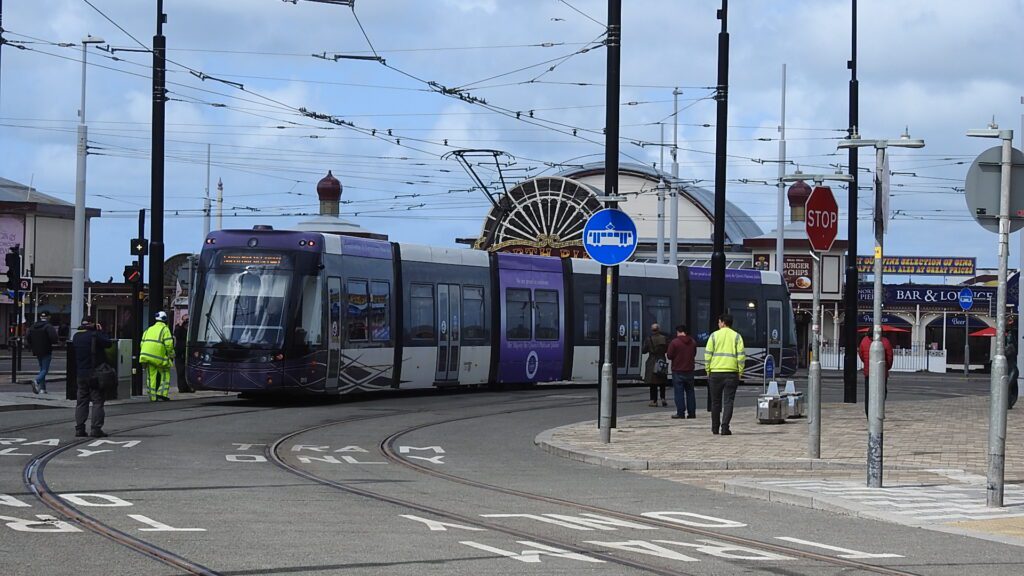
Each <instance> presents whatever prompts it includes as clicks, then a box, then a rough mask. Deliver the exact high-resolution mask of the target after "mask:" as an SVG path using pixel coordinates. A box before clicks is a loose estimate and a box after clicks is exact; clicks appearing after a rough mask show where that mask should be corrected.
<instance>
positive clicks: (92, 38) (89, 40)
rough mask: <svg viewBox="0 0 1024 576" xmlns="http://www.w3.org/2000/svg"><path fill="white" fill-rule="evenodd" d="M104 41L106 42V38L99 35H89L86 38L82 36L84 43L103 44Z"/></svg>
mask: <svg viewBox="0 0 1024 576" xmlns="http://www.w3.org/2000/svg"><path fill="white" fill-rule="evenodd" d="M104 42H106V40H104V39H103V38H100V37H99V36H92V35H89V36H86V37H85V38H82V44H103V43H104Z"/></svg>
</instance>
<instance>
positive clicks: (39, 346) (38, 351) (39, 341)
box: [28, 312, 58, 394]
mask: <svg viewBox="0 0 1024 576" xmlns="http://www.w3.org/2000/svg"><path fill="white" fill-rule="evenodd" d="M57 342H58V340H57V327H56V326H54V325H53V324H50V315H49V314H47V313H46V312H43V313H42V314H40V315H39V321H38V322H36V323H35V324H33V325H32V328H30V329H29V331H28V345H29V348H31V349H32V354H33V355H35V357H36V360H38V361H39V374H38V375H36V378H35V380H33V381H32V391H33V392H35V393H36V394H39V393H42V394H46V374H47V373H48V372H49V371H50V361H51V360H53V347H54V346H56V345H57Z"/></svg>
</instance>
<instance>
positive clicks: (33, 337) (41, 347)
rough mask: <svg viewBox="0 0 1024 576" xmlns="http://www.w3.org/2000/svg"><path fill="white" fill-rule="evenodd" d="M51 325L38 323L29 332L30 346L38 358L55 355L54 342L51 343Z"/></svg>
mask: <svg viewBox="0 0 1024 576" xmlns="http://www.w3.org/2000/svg"><path fill="white" fill-rule="evenodd" d="M49 328H50V323H49V322H36V323H35V324H33V325H32V328H30V329H29V331H28V344H29V346H30V347H31V348H32V354H35V355H36V356H47V355H49V354H52V353H53V344H54V343H53V342H51V341H50V332H49Z"/></svg>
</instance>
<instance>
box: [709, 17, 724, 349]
mask: <svg viewBox="0 0 1024 576" xmlns="http://www.w3.org/2000/svg"><path fill="white" fill-rule="evenodd" d="M718 19H719V20H721V21H722V31H721V32H719V33H718V89H717V91H716V94H715V99H716V100H717V101H718V118H717V120H716V126H715V128H716V130H715V140H716V142H715V230H714V233H713V236H712V238H713V241H714V247H713V252H712V253H711V315H710V320H711V325H710V326H709V327H708V328H709V329H710V330H711V331H712V332H713V331H715V330H716V329H717V328H718V324H717V320H718V317H719V316H720V315H721V314H722V313H723V312H725V162H726V156H725V152H726V138H727V137H728V128H727V127H726V125H727V124H728V121H729V32H728V24H729V0H722V8H721V10H719V11H718Z"/></svg>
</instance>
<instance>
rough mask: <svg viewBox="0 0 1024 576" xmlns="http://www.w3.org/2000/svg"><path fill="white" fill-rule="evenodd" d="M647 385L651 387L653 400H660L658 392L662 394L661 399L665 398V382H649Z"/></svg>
mask: <svg viewBox="0 0 1024 576" xmlns="http://www.w3.org/2000/svg"><path fill="white" fill-rule="evenodd" d="M647 385H648V387H649V388H650V389H651V402H657V401H658V394H659V393H660V394H661V399H662V400H664V399H665V386H666V384H665V383H664V382H662V383H660V384H653V383H648V384H647Z"/></svg>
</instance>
